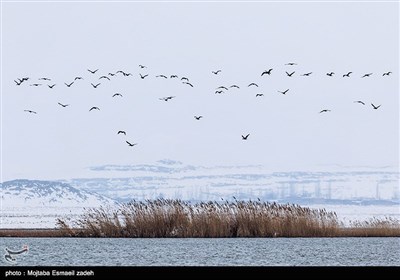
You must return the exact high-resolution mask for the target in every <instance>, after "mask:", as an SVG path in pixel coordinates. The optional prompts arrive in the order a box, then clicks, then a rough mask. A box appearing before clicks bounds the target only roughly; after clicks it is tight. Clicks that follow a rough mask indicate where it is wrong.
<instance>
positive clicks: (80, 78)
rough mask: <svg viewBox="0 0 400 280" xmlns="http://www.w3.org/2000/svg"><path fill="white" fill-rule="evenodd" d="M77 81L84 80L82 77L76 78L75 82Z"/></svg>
mask: <svg viewBox="0 0 400 280" xmlns="http://www.w3.org/2000/svg"><path fill="white" fill-rule="evenodd" d="M76 80H83V78H82V77H75V79H74V81H76Z"/></svg>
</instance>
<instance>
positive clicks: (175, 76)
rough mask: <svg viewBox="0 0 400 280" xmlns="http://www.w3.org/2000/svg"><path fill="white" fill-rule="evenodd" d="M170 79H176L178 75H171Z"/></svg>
mask: <svg viewBox="0 0 400 280" xmlns="http://www.w3.org/2000/svg"><path fill="white" fill-rule="evenodd" d="M170 78H171V79H172V78H178V75H171V76H170Z"/></svg>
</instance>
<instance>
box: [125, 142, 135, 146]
mask: <svg viewBox="0 0 400 280" xmlns="http://www.w3.org/2000/svg"><path fill="white" fill-rule="evenodd" d="M125 142H126V143H127V144H128V145H129V147H133V146H135V145H137V143H133V144H132V143H130V142H129V141H125Z"/></svg>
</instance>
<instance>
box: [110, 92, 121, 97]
mask: <svg viewBox="0 0 400 280" xmlns="http://www.w3.org/2000/svg"><path fill="white" fill-rule="evenodd" d="M116 96H120V97H122V94H120V93H114V94H113V96H112V97H116Z"/></svg>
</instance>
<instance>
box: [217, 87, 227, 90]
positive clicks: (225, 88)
mask: <svg viewBox="0 0 400 280" xmlns="http://www.w3.org/2000/svg"><path fill="white" fill-rule="evenodd" d="M217 89H224V90H228V88H227V87H224V86H219V87H217Z"/></svg>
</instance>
